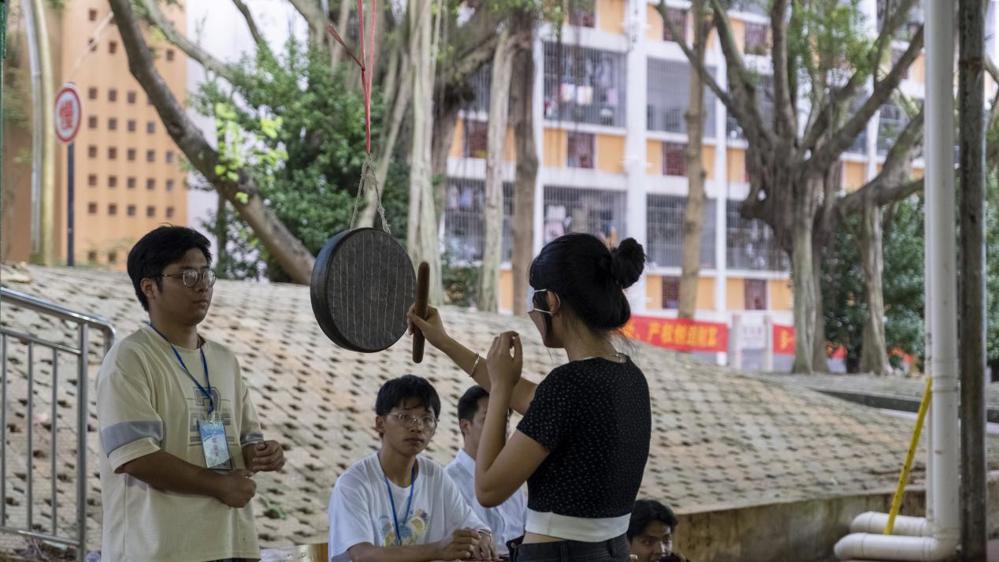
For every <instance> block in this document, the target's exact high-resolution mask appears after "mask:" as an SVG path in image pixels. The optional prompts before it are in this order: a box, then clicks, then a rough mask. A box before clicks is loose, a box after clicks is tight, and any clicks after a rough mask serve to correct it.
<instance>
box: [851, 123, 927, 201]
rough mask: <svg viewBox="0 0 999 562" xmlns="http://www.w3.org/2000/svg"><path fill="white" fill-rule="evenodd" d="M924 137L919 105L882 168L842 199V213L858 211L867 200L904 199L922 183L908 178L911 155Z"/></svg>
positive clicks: (889, 152)
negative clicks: (917, 111) (917, 110)
mask: <svg viewBox="0 0 999 562" xmlns="http://www.w3.org/2000/svg"><path fill="white" fill-rule="evenodd" d="M922 138H923V109H922V108H920V110H919V113H918V114H916V115H915V116H914V117H913V118H912V119H911V120H909V123H908V124H907V125H906V126H905V129H903V130H902V132H901V133H900V134H899V136H898V138H897V139H896V140H895V144H894V145H892V147H891V150H889V151H888V155H887V156H886V157H885V163H884V165H883V166H882V167H881V172H880V173H878V175H877V176H875V177H874V178H872V179H871V180H870V181H868V182H867V183H866V184H864V185H863V186H862V187H861V188H860V189H858V190H857V191H854V192H853V193H851V194H849V195H847V196H845V197H843V198H842V199H840V200H839V203H838V210H839V211H840V213H843V214H848V213H853V212H858V211H860V210H861V209H862V208H863V207H864V202H865V201H867V202H870V203H874V204H876V205H878V206H884V205H887V204H889V203H893V202H895V201H898V200H900V199H904V198H905V197H908V196H909V195H911V194H912V193H914V192H915V191H917V190H918V189H919V188H920V187H922V185H923V181H922V180H921V179H920V180H913V181H906V179H907V177H908V176H909V175H910V171H909V167H910V165H911V164H912V156H913V154H914V153H915V150H916V148H918V147H919V145H920V144H921V143H922Z"/></svg>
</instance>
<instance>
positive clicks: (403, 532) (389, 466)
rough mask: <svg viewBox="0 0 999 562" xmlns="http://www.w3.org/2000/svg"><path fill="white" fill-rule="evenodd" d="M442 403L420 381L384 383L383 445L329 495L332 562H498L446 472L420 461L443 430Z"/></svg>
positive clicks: (380, 405) (378, 426) (379, 405)
mask: <svg viewBox="0 0 999 562" xmlns="http://www.w3.org/2000/svg"><path fill="white" fill-rule="evenodd" d="M440 411H441V401H440V398H439V397H438V395H437V391H436V390H434V387H433V386H432V385H431V384H430V383H429V382H427V380H426V379H423V378H421V377H417V376H413V375H406V376H403V377H400V378H397V379H392V380H390V381H388V382H387V383H385V384H384V385H383V386H382V388H381V389H380V390H379V391H378V398H377V399H376V401H375V414H376V416H375V430H376V431H377V432H378V435H379V436H380V437H381V441H382V445H381V448H380V450H379V451H378V452H376V453H373V454H371V455H369V456H367V457H365V458H363V459H361V460H360V461H358V462H357V463H355V464H354V465H353V466H351V467H350V468H348V469H347V470H346V471H345V472H344V473H343V474H341V475H340V477H339V478H337V481H336V484H335V485H334V486H333V491H332V493H331V494H330V502H329V507H328V510H327V512H328V515H329V521H330V529H329V555H330V560H332V561H333V562H345V561H348V560H349V561H351V562H362V561H363V562H389V561H391V562H424V561H427V562H429V561H433V560H493V559H495V558H496V552H495V547H494V545H493V541H492V538H491V533H490V532H489V529H488V527H487V526H486V525H485V523H483V522H482V521H481V520H480V519H479V518H478V517H477V516H476V515H475V513H474V512H473V511H472V509H471V507H469V505H468V503H466V502H465V500H464V498H462V496H461V492H459V491H458V487H457V486H456V485H455V484H454V482H452V481H451V479H450V478H448V476H447V474H445V472H444V468H443V467H442V466H440V465H439V464H437V463H435V462H433V461H432V460H430V459H428V458H425V457H422V456H420V453H422V452H423V450H424V449H426V448H427V445H428V444H429V443H430V439H431V438H432V437H433V435H434V432H435V431H436V429H437V420H438V418H439V417H440Z"/></svg>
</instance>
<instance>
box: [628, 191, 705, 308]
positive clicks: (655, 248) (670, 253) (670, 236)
mask: <svg viewBox="0 0 999 562" xmlns="http://www.w3.org/2000/svg"><path fill="white" fill-rule="evenodd" d="M646 201H647V203H646V207H647V209H646V212H647V213H648V218H647V220H646V229H647V230H646V240H647V243H646V248H645V249H646V254H647V256H648V261H649V263H650V264H652V265H655V266H659V267H680V266H681V265H682V263H683V215H684V213H685V212H686V210H687V198H686V197H683V196H678V195H649V196H648V199H647V200H646ZM715 204H716V202H715V200H714V199H705V200H704V228H703V229H702V230H701V267H707V268H713V267H714V266H715V229H716V224H715ZM664 302H665V301H664Z"/></svg>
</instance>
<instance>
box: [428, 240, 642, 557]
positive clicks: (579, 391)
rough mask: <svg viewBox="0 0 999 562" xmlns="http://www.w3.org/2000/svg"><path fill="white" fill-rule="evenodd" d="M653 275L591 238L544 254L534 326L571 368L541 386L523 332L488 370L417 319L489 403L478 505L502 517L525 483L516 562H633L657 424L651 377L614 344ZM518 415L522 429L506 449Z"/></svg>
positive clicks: (495, 348) (631, 247)
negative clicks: (500, 510)
mask: <svg viewBox="0 0 999 562" xmlns="http://www.w3.org/2000/svg"><path fill="white" fill-rule="evenodd" d="M644 267H645V252H644V251H643V249H642V246H641V245H640V244H638V242H636V241H635V240H634V239H632V238H628V239H626V240H624V241H623V242H622V243H621V245H620V246H619V247H617V248H614V249H608V248H607V246H605V245H604V244H603V243H602V242H601V241H600V240H599V239H597V238H596V237H594V236H591V235H589V234H567V235H565V236H561V237H559V238H557V239H555V240H553V241H552V242H550V243H548V244H546V245H545V247H544V248H543V249H542V250H541V253H540V254H538V256H537V257H536V258H535V259H534V261H533V263H532V264H531V269H530V285H531V287H532V289H531V294H530V296H529V299H530V300H529V307H528V308H529V314H530V316H531V319H532V320H534V324H535V326H536V327H537V329H538V331H539V332H540V333H541V339H542V341H543V342H544V344H545V345H546V346H547V347H550V348H560V349H564V350H565V353H566V358H567V362H566V363H565V364H563V365H561V366H559V367H557V368H555V369H554V370H552V371H551V373H549V374H548V376H546V377H545V379H544V380H543V381H542V382H541V383H540V384H534V383H532V382H530V381H527V380H524V379H522V378H521V369H522V366H523V355H522V352H521V343H520V338H519V337H518V335H517V333H516V332H505V333H503V334H500V335H499V336H497V337H496V339H495V340H494V341H493V344H492V348H491V349H490V350H489V353H488V354H487V356H486V358H485V359H483V358H482V357H481V356H479V355H478V354H477V353H475V352H473V351H471V350H469V349H468V348H467V347H465V346H463V345H462V344H460V343H459V342H458V341H456V340H455V339H454V338H452V337H451V336H450V335H448V333H447V331H446V329H445V328H444V324H443V321H442V320H441V317H440V314H439V313H438V311H437V310H434V309H430V310H429V313H428V315H427V318H426V319H421V318H418V317H416V316H415V315H414V314H412V313H410V321H411V322H412V323H413V324H414V325H415V327H416V328H419V329H420V330H421V331H422V332H423V334H424V336H425V337H426V339H427V341H429V342H430V343H431V345H433V346H435V347H437V348H438V349H440V350H441V351H443V352H444V353H445V354H447V355H448V356H449V357H450V358H451V359H452V360H453V361H454V362H455V363H456V364H457V365H458V366H459V367H461V368H462V369H463V370H465V371H466V372H468V373H469V374H470V375H472V377H473V378H474V379H475V381H476V382H477V383H478V384H480V385H481V386H483V387H485V388H486V389H487V390H488V391H489V403H488V406H487V409H486V419H485V423H484V428H483V431H482V437H481V439H480V442H479V449H478V454H477V456H476V473H475V491H476V497H477V499H478V500H479V502H480V503H481V504H482V505H484V506H487V507H490V506H495V505H498V504H500V503H502V502H503V501H504V500H506V499H507V498H508V497H510V496H511V495H512V494H513V493H514V492H515V491H516V490H518V489H519V488H520V487H521V486H522V485H523V484H524V482H527V487H528V505H527V507H528V515H527V522H526V532H525V535H524V538H523V540H522V542H521V543H520V544H515V545H511V549H510V553H511V559H512V560H517V561H525V562H548V561H552V562H555V561H569V560H587V561H595V562H596V561H599V562H603V561H608V562H611V561H613V562H618V561H621V562H625V561H627V560H628V542H627V539H626V538H625V535H626V533H627V530H628V524H629V520H630V516H631V510H632V507H633V505H634V503H635V498H636V496H637V494H638V489H639V486H640V484H641V482H642V475H643V474H644V472H645V463H646V461H647V460H648V455H649V440H650V437H651V426H652V414H651V407H650V403H649V387H648V383H647V382H646V380H645V375H644V374H643V373H642V371H641V369H639V368H638V367H637V366H636V365H635V364H634V363H633V362H632V361H631V358H630V357H628V356H627V355H625V354H624V353H621V352H620V351H618V350H617V349H616V348H615V347H614V343H613V340H612V338H611V335H612V334H613V333H614V332H615V331H617V330H618V329H620V328H621V327H622V326H624V325H625V323H627V321H628V319H629V318H630V317H631V308H630V306H629V305H628V299H627V298H626V296H625V293H624V290H625V289H626V288H628V287H630V286H631V285H633V284H634V283H635V282H636V281H637V280H638V278H639V276H640V275H641V274H642V270H643V268H644ZM510 408H513V409H514V410H516V411H517V412H519V413H521V414H523V416H524V417H523V419H522V420H521V421H520V423H519V424H518V425H517V429H516V431H514V432H513V434H512V435H511V436H510V438H509V440H508V439H507V437H506V421H507V419H506V412H507V411H508V410H509V409H510Z"/></svg>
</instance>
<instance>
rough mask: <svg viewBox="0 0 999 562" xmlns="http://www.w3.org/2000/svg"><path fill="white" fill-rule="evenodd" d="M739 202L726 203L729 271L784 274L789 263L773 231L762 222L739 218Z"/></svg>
mask: <svg viewBox="0 0 999 562" xmlns="http://www.w3.org/2000/svg"><path fill="white" fill-rule="evenodd" d="M739 205H740V202H739V201H726V208H725V215H726V219H727V220H726V225H725V230H726V232H725V234H726V236H725V249H726V252H725V253H726V260H727V263H728V267H730V268H732V269H747V270H753V271H787V269H788V260H787V256H786V255H785V254H784V252H783V250H781V249H780V247H779V246H778V245H777V242H776V240H775V239H774V235H773V231H772V230H771V229H770V227H769V226H768V225H767V224H766V223H764V222H763V221H760V220H757V219H746V218H743V217H742V215H741V214H739Z"/></svg>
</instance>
